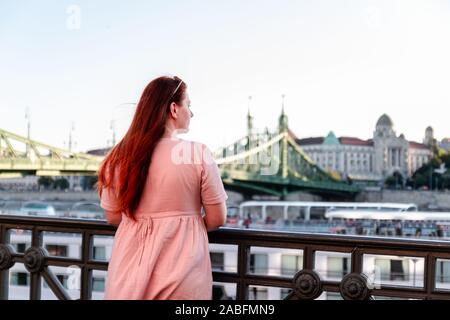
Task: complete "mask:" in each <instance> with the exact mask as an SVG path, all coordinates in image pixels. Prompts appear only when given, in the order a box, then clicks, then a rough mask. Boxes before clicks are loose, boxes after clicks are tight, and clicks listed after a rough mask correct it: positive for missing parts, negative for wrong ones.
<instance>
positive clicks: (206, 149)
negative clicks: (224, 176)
mask: <svg viewBox="0 0 450 320" xmlns="http://www.w3.org/2000/svg"><path fill="white" fill-rule="evenodd" d="M180 141H182V143H186V144H190V145H193V146H194V147H195V148H197V149H198V150H202V151H203V152H211V150H210V149H209V147H208V146H207V145H206V144H205V143H203V142H200V141H196V140H187V139H180Z"/></svg>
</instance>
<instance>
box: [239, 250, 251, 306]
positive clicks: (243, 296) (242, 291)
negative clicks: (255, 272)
mask: <svg viewBox="0 0 450 320" xmlns="http://www.w3.org/2000/svg"><path fill="white" fill-rule="evenodd" d="M249 254H250V247H249V246H248V245H247V244H246V243H239V245H238V261H237V264H238V277H239V282H238V283H237V286H236V299H237V300H248V287H247V284H246V283H245V277H246V275H247V273H248V265H249V262H250V260H249Z"/></svg>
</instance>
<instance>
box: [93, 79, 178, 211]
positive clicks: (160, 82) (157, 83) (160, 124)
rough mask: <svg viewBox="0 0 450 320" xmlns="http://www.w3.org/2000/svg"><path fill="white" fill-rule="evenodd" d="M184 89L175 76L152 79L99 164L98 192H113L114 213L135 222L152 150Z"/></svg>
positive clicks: (100, 193)
mask: <svg viewBox="0 0 450 320" xmlns="http://www.w3.org/2000/svg"><path fill="white" fill-rule="evenodd" d="M186 88H187V86H186V84H185V83H184V82H183V81H182V80H181V79H180V78H178V77H159V78H156V79H154V80H152V81H151V82H150V83H149V84H148V85H147V87H146V88H145V89H144V92H143V93H142V96H141V99H140V100H139V103H138V105H137V107H136V112H135V113H134V117H133V121H132V122H131V125H130V127H129V129H128V131H127V133H126V134H125V136H124V137H123V139H122V140H121V141H120V142H119V143H118V144H117V145H116V146H114V147H113V148H112V150H111V151H110V152H109V153H108V154H107V155H106V157H105V159H104V160H103V162H102V164H101V165H100V168H99V171H98V183H97V192H98V194H99V196H100V197H101V195H102V190H103V188H107V187H111V188H113V189H114V191H115V194H116V196H117V202H118V206H117V208H116V210H114V211H115V212H124V213H125V215H127V216H128V217H130V218H132V219H134V212H135V211H136V209H137V207H138V205H139V201H140V199H141V195H142V192H143V190H144V186H145V183H146V181H147V176H148V170H149V166H150V160H151V156H152V154H153V150H154V149H155V146H156V144H157V143H158V141H159V139H160V138H161V137H162V136H163V135H164V132H165V124H166V120H167V118H168V115H169V113H170V104H171V103H172V102H175V103H177V104H180V103H181V100H182V99H183V98H184V96H185V91H186Z"/></svg>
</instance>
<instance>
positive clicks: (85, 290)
mask: <svg viewBox="0 0 450 320" xmlns="http://www.w3.org/2000/svg"><path fill="white" fill-rule="evenodd" d="M81 245H82V252H81V254H82V257H81V259H82V261H83V262H84V265H83V266H82V267H81V279H80V281H81V292H80V299H81V300H90V299H91V298H92V290H91V288H92V270H90V269H89V268H88V267H87V264H88V262H89V261H90V260H91V257H92V256H93V239H92V234H91V233H90V232H86V231H85V232H83V238H82V242H81Z"/></svg>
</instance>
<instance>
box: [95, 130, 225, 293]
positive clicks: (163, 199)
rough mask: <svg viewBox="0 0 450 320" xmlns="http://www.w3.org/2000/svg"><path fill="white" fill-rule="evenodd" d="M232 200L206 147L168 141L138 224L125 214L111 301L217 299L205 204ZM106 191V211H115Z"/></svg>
mask: <svg viewBox="0 0 450 320" xmlns="http://www.w3.org/2000/svg"><path fill="white" fill-rule="evenodd" d="M226 199H228V196H227V194H226V193H225V190H224V187H223V184H222V181H221V178H220V173H219V169H218V167H217V164H216V163H215V162H214V159H213V157H212V155H211V152H210V151H209V149H208V148H207V147H206V146H205V145H204V144H201V143H198V142H192V141H186V140H182V139H177V140H173V139H169V138H163V139H161V140H160V142H159V143H158V145H157V146H156V148H155V151H154V153H153V155H152V161H151V164H150V168H149V174H148V177H147V181H146V185H145V187H144V191H143V194H142V198H141V201H140V203H139V206H138V208H137V211H136V217H137V218H138V221H137V222H134V221H133V220H131V219H129V218H127V217H126V216H125V215H124V214H122V221H121V223H120V225H119V227H118V229H117V232H116V235H115V237H114V243H113V249H112V256H111V260H110V262H109V267H108V274H107V279H106V286H105V299H141V300H143V299H188V300H190V299H205V300H207V299H212V273H211V261H210V257H209V247H208V236H207V232H206V227H205V224H204V223H203V218H202V215H201V207H202V204H215V203H221V202H223V201H225V200H226ZM115 201H116V197H115V192H114V190H112V189H109V188H108V189H104V190H103V193H102V197H101V206H102V208H104V209H105V210H113V209H114V208H115Z"/></svg>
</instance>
